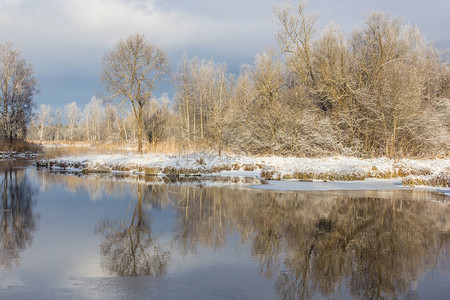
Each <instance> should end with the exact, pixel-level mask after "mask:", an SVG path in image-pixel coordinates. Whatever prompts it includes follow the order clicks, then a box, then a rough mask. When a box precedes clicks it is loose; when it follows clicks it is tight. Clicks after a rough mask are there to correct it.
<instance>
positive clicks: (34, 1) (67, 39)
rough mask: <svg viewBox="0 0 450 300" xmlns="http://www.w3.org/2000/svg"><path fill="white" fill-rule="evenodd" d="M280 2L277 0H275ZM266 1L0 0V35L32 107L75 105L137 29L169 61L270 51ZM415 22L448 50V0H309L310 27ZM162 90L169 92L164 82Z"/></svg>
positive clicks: (272, 36) (233, 60)
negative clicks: (30, 87)
mask: <svg viewBox="0 0 450 300" xmlns="http://www.w3.org/2000/svg"><path fill="white" fill-rule="evenodd" d="M279 2H280V1H278V3H279ZM276 3H277V1H272V0H227V1H212V0H209V1H207V0H0V40H1V41H2V42H3V41H11V42H13V43H15V44H19V45H20V47H21V50H22V55H23V56H24V58H26V59H27V60H28V61H29V62H30V63H32V64H33V66H34V69H35V73H36V77H37V79H38V81H39V84H40V88H41V93H40V94H39V95H38V96H37V97H36V102H37V104H42V103H47V104H51V105H53V106H55V107H63V106H64V105H65V104H66V103H67V102H71V101H76V102H78V103H79V104H80V106H83V105H84V104H86V103H87V102H89V100H90V98H91V97H92V96H93V95H95V94H101V93H102V84H101V82H100V80H99V79H100V73H101V69H102V64H101V61H102V57H103V55H104V53H105V52H106V51H107V50H109V49H111V48H112V47H113V45H114V43H115V41H116V40H117V39H118V38H125V37H127V36H128V35H130V34H134V33H143V34H144V35H145V36H146V38H147V40H148V41H149V42H151V43H155V44H158V45H160V46H161V47H163V48H164V49H165V50H166V51H167V52H168V53H169V58H170V62H171V65H172V66H175V65H176V64H177V63H178V62H179V60H180V58H181V56H182V54H183V53H184V52H186V53H187V55H188V56H189V57H194V56H199V57H201V58H214V59H215V60H216V61H220V62H226V63H227V64H228V66H229V69H230V71H232V72H237V71H238V70H239V66H240V65H241V64H243V63H253V61H254V57H255V54H257V53H258V52H262V51H264V50H266V49H269V48H274V49H276V32H277V25H276V24H275V22H274V17H273V14H272V9H273V6H274V5H275V4H276ZM379 10H381V11H385V12H388V13H390V14H391V15H394V16H398V17H402V18H403V19H404V20H405V21H406V22H408V23H411V24H414V25H417V26H418V27H419V29H420V30H421V31H422V33H424V34H425V36H426V37H427V38H428V40H430V41H432V42H433V43H434V44H435V45H436V46H438V47H440V48H450V33H449V32H448V28H450V17H449V16H450V1H448V0H428V1H423V0H420V1H419V0H310V1H309V2H308V6H307V12H309V13H316V14H317V15H319V21H318V23H317V29H318V30H317V31H318V32H320V29H321V28H323V27H324V26H325V25H326V24H328V23H329V22H331V21H334V22H335V23H338V24H340V25H341V26H342V28H343V29H344V31H345V32H347V33H350V32H351V31H352V30H353V29H354V28H356V27H358V26H360V25H361V24H362V22H363V20H364V18H365V17H366V16H367V15H368V14H369V13H370V12H373V11H379ZM164 91H167V92H169V96H171V95H172V93H173V91H171V89H170V87H169V86H168V84H166V85H165V86H164V87H163V88H162V89H160V91H159V92H158V93H162V92H164Z"/></svg>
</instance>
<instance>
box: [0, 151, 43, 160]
mask: <svg viewBox="0 0 450 300" xmlns="http://www.w3.org/2000/svg"><path fill="white" fill-rule="evenodd" d="M36 157H37V153H34V152H16V151H0V160H2V159H14V158H24V159H33V158H36Z"/></svg>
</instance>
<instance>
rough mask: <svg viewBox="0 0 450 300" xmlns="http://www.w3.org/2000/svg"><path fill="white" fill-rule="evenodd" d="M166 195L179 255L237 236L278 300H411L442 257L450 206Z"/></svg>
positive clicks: (266, 195)
mask: <svg viewBox="0 0 450 300" xmlns="http://www.w3.org/2000/svg"><path fill="white" fill-rule="evenodd" d="M169 192H170V193H171V195H172V198H173V199H172V202H174V203H175V204H176V210H177V227H176V236H175V239H176V240H177V241H178V244H177V245H178V247H179V248H180V249H181V250H182V252H189V251H192V252H195V249H196V244H197V243H201V244H203V245H205V246H211V247H220V246H222V245H223V244H224V240H225V236H226V234H227V233H229V232H231V230H237V231H238V232H240V235H241V239H242V241H243V242H245V241H249V242H250V244H251V251H252V254H253V255H254V257H255V258H256V259H257V260H258V261H259V264H260V267H261V273H262V274H263V275H264V276H268V277H272V276H274V275H276V276H277V282H276V289H277V292H278V293H279V296H280V297H281V298H286V299H292V298H310V297H311V296H313V295H314V294H316V293H321V294H323V295H326V296H330V295H332V294H333V293H335V292H336V291H338V290H340V289H341V287H342V286H344V285H345V286H347V287H348V289H349V291H350V293H351V295H353V296H356V297H364V298H380V297H388V298H390V297H395V295H398V294H401V293H411V290H412V289H413V288H414V286H413V285H414V282H416V281H417V280H418V279H420V277H421V276H423V274H424V272H425V271H426V270H428V269H430V268H435V267H436V266H437V260H438V259H439V258H440V255H443V254H445V253H448V252H447V251H448V249H449V241H450V206H449V205H448V204H442V203H438V202H432V201H422V200H402V198H404V197H405V195H406V197H407V198H424V197H425V198H426V197H431V198H433V197H437V196H433V195H431V196H430V194H426V193H422V192H413V193H409V194H408V192H368V193H362V194H361V197H353V198H352V197H350V195H353V194H351V193H348V195H346V193H341V195H333V194H332V193H310V194H308V193H276V192H255V191H245V190H241V191H239V190H233V189H227V188H195V187H190V186H181V187H170V189H169ZM427 195H428V196H427ZM368 196H369V197H368ZM381 196H382V197H387V199H386V198H385V199H381V198H380V197H381ZM283 255H284V257H285V258H284V260H283V261H280V260H281V258H280V257H281V256H283ZM280 263H283V264H284V268H285V270H284V271H282V272H279V265H280Z"/></svg>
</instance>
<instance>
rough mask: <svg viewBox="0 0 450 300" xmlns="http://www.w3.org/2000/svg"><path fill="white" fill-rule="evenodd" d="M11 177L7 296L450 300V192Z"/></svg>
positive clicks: (1, 264) (4, 191) (12, 173)
mask: <svg viewBox="0 0 450 300" xmlns="http://www.w3.org/2000/svg"><path fill="white" fill-rule="evenodd" d="M12 166H13V165H11V164H6V163H3V167H2V168H1V173H0V194H1V195H2V196H1V198H0V199H1V204H0V214H1V217H0V228H1V229H0V231H1V240H0V298H2V299H3V298H6V299H8V298H11V299H15V298H25V299H28V298H29V299H34V298H46V299H47V298H49V299H61V298H64V299H79V298H95V299H97V298H101V299H104V298H107V299H123V298H129V299H134V298H152V299H153V298H155V299H156V298H159V299H161V298H165V299H189V298H190V299H236V298H238V299H326V298H420V299H442V298H445V297H448V295H450V284H448V283H449V282H450V266H449V263H450V251H449V250H450V204H449V203H448V197H447V198H446V196H443V195H442V194H439V193H434V192H426V191H417V190H393V191H320V192H283V191H266V190H264V191H263V190H258V189H251V188H247V187H245V186H243V185H239V184H235V183H229V182H228V183H227V182H226V181H224V182H218V183H217V182H216V183H215V182H214V181H208V183H205V182H202V181H194V182H177V181H174V182H170V183H167V182H148V181H146V180H145V178H141V177H137V176H116V177H114V178H110V177H108V176H106V177H107V178H106V177H105V176H91V175H90V176H80V175H76V174H57V173H49V172H48V171H40V170H36V169H35V168H34V167H24V166H22V167H21V166H19V167H17V166H16V168H12ZM231 181H233V180H231ZM235 181H236V180H235Z"/></svg>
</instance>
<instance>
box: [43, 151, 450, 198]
mask: <svg viewBox="0 0 450 300" xmlns="http://www.w3.org/2000/svg"><path fill="white" fill-rule="evenodd" d="M41 162H42V163H43V164H47V163H51V164H53V166H52V167H51V168H52V169H61V168H63V169H70V170H72V171H76V170H79V171H81V170H82V169H84V168H89V169H91V170H93V172H95V170H96V168H98V169H99V170H105V169H106V170H107V171H126V172H130V173H145V169H147V171H148V170H150V171H152V170H153V171H155V172H157V173H158V174H159V175H164V174H163V173H167V170H165V169H166V168H170V169H171V170H175V171H176V172H179V173H180V174H199V175H202V174H208V175H217V176H251V177H260V176H261V173H262V172H265V173H266V174H267V173H270V174H272V176H271V178H270V179H278V178H279V179H290V178H299V177H295V174H298V173H301V174H307V175H308V176H310V178H307V179H311V178H313V179H325V180H326V181H328V182H320V183H317V182H296V181H270V184H269V185H266V186H263V187H261V188H263V189H283V190H286V189H287V190H335V189H352V190H353V189H355V190H361V189H365V190H373V189H398V188H404V187H402V186H401V177H405V176H417V177H420V176H423V175H426V176H434V175H444V176H450V159H443V158H441V159H426V160H417V159H400V160H393V159H388V158H374V159H362V158H356V157H344V156H335V157H325V158H299V157H279V156H270V157H250V156H240V155H221V156H219V155H214V154H210V153H205V152H200V153H188V154H161V153H148V154H136V153H131V152H130V153H127V154H101V155H98V154H92V155H77V156H65V157H59V158H56V159H52V160H48V161H41ZM330 174H331V175H332V177H329V176H331V175H330ZM339 176H341V177H344V178H349V179H352V178H354V179H364V178H388V180H376V179H366V180H363V181H361V180H360V181H350V182H348V181H345V182H340V181H333V182H329V179H328V178H331V179H333V178H336V180H339V179H342V178H339ZM345 176H347V177H345ZM327 179H328V180H327ZM344 180H345V179H344Z"/></svg>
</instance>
